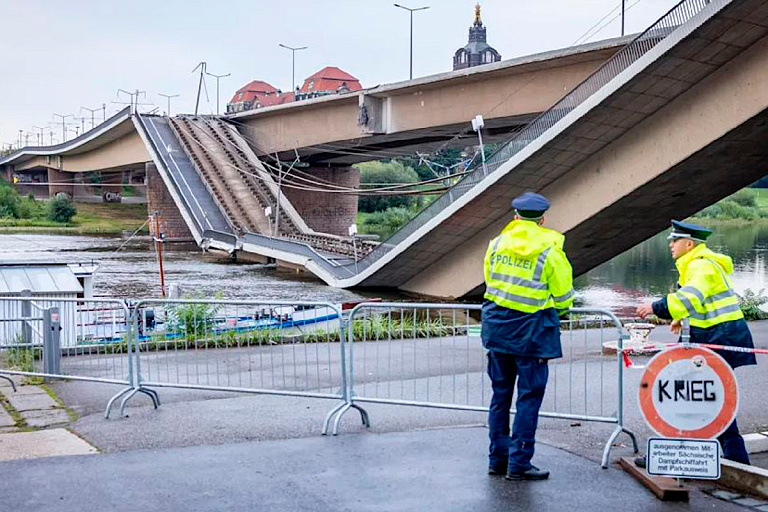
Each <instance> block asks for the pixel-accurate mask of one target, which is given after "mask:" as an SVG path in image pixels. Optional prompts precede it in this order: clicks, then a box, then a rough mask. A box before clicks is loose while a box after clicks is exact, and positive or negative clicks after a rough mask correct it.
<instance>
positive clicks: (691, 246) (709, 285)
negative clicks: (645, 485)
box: [637, 220, 757, 466]
mask: <svg viewBox="0 0 768 512" xmlns="http://www.w3.org/2000/svg"><path fill="white" fill-rule="evenodd" d="M711 234H712V231H711V230H709V229H707V228H705V227H702V226H699V225H697V224H691V223H688V222H680V221H677V220H673V221H672V233H671V234H670V235H669V249H670V251H671V252H672V258H674V260H675V266H676V267H677V270H678V272H679V273H680V279H679V281H678V282H679V289H678V290H677V291H676V292H675V293H670V294H669V295H667V296H666V297H663V298H661V299H659V300H657V301H656V302H654V303H652V304H648V305H645V306H640V307H638V308H637V314H638V316H640V317H641V318H645V317H646V316H648V315H650V314H651V313H653V314H655V315H656V316H658V317H659V318H665V319H671V320H672V326H671V327H670V329H671V330H672V332H673V333H675V334H679V333H680V332H681V328H682V323H681V322H682V319H683V318H689V319H690V322H691V342H692V343H711V344H714V345H726V346H734V347H746V348H753V347H754V344H753V343H752V334H751V333H750V332H749V327H747V322H746V321H745V320H744V315H743V314H742V313H741V308H740V307H739V298H738V297H737V295H736V292H734V291H733V287H732V285H731V281H730V279H728V275H730V274H732V273H733V261H732V260H731V258H730V257H729V256H726V255H724V254H718V253H716V252H714V251H712V250H710V249H709V248H708V247H707V245H706V243H705V242H706V240H707V238H708V237H709V235H711ZM715 352H717V353H718V354H720V355H721V356H723V359H725V360H726V361H727V362H728V364H730V365H731V367H732V368H737V367H739V366H746V365H753V364H757V361H756V360H755V355H754V354H753V353H748V352H729V351H721V350H716V351H715ZM717 439H718V441H720V445H721V446H722V447H723V456H724V457H725V458H726V459H730V460H733V461H736V462H741V463H743V464H749V455H747V450H746V448H745V446H744V439H743V438H742V437H741V435H740V434H739V427H738V425H737V424H736V420H735V419H734V420H733V423H731V425H730V426H729V427H728V428H727V429H726V431H725V432H723V433H722V434H721V435H720V437H718V438H717ZM637 462H638V463H639V465H641V466H642V465H643V464H642V463H643V462H644V460H642V459H640V460H638V461H637Z"/></svg>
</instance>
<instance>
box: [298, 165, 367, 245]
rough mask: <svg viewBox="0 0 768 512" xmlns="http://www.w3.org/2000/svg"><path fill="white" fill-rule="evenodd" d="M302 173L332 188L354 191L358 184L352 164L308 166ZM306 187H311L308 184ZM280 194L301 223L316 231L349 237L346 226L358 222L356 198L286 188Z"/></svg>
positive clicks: (357, 175) (358, 176) (356, 174)
mask: <svg viewBox="0 0 768 512" xmlns="http://www.w3.org/2000/svg"><path fill="white" fill-rule="evenodd" d="M304 171H305V172H307V173H309V174H311V175H312V176H314V177H315V178H317V181H320V182H330V183H333V184H334V185H339V186H343V187H352V188H357V187H358V186H359V185H360V173H359V172H358V170H357V169H355V168H353V167H352V166H351V165H345V166H336V167H329V166H326V167H310V168H309V169H304ZM289 176H290V175H289ZM308 186H312V185H309V184H308ZM321 187H322V185H321ZM283 193H284V194H285V195H286V197H287V198H288V200H290V202H291V204H293V206H294V208H296V211H297V212H298V213H299V215H301V217H302V218H303V219H304V222H306V223H307V225H308V226H309V227H310V228H312V229H314V230H315V231H320V232H322V233H331V234H334V235H342V236H347V235H349V231H348V230H349V226H350V225H351V224H354V223H356V222H357V196H355V195H348V194H338V193H323V192H315V191H307V190H297V189H294V188H285V187H284V188H283Z"/></svg>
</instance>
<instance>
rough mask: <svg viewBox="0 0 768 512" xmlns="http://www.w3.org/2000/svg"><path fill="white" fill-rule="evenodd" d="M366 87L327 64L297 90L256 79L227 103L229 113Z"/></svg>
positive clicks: (239, 90)
mask: <svg viewBox="0 0 768 512" xmlns="http://www.w3.org/2000/svg"><path fill="white" fill-rule="evenodd" d="M362 88H363V86H362V85H360V81H359V80H358V79H357V78H355V77H354V76H352V75H350V74H349V73H347V72H345V71H342V70H341V69H339V68H337V67H334V66H326V67H324V68H323V69H321V70H320V71H318V72H317V73H315V74H314V75H312V76H310V77H309V78H307V79H306V80H304V84H303V85H302V86H301V87H297V88H296V92H295V93H293V92H285V93H284V92H282V91H281V90H280V89H277V88H275V87H274V86H272V85H270V84H268V83H267V82H263V81H261V80H253V81H252V82H250V83H248V84H247V85H245V86H244V87H241V88H240V89H238V90H237V92H235V94H234V96H232V99H231V100H230V101H229V103H227V113H228V114H234V113H236V112H243V111H246V110H252V109H255V108H263V107H271V106H274V105H284V104H286V103H291V102H293V101H301V100H306V99H310V98H317V97H319V96H327V95H329V94H340V93H344V92H349V91H359V90H360V89H362Z"/></svg>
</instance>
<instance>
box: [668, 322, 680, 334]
mask: <svg viewBox="0 0 768 512" xmlns="http://www.w3.org/2000/svg"><path fill="white" fill-rule="evenodd" d="M682 330H683V321H682V320H672V323H671V324H669V332H671V333H672V334H680V331H682Z"/></svg>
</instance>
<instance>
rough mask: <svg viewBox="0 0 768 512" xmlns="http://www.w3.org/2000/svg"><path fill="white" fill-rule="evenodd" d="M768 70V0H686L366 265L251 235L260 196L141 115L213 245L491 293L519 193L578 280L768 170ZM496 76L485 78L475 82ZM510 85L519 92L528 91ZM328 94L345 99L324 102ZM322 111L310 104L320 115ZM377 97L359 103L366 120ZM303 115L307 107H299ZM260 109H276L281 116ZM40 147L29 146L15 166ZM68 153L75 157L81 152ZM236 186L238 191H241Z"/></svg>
mask: <svg viewBox="0 0 768 512" xmlns="http://www.w3.org/2000/svg"><path fill="white" fill-rule="evenodd" d="M766 70H768V6H766V4H765V3H764V2H761V1H759V0H712V1H709V0H683V1H682V2H681V3H680V4H679V5H678V6H677V7H675V8H674V9H673V10H672V11H670V13H668V14H667V15H666V16H665V17H664V18H662V19H661V20H659V22H657V23H656V24H654V25H653V26H652V27H650V28H649V29H648V30H647V31H645V32H644V33H642V34H640V35H639V36H637V37H636V38H634V39H633V40H632V41H631V42H630V43H629V44H627V45H626V46H625V47H623V48H622V49H621V50H620V51H618V53H616V52H614V54H613V56H612V57H611V58H610V59H609V60H607V61H606V62H604V63H603V65H602V66H600V67H599V68H597V69H596V70H595V71H594V72H593V73H592V74H591V75H590V76H588V77H587V78H586V79H585V80H584V81H583V82H582V83H581V84H579V85H578V86H577V87H575V88H574V89H573V90H571V91H570V92H569V93H568V94H566V95H565V96H564V97H563V98H562V99H561V100H560V101H558V102H557V103H556V104H555V105H554V106H553V107H552V108H550V109H549V110H547V111H546V112H544V113H543V114H541V115H540V116H539V117H537V118H536V119H535V120H534V121H532V122H531V123H530V124H528V125H527V126H526V127H525V128H524V129H522V130H520V131H518V132H517V135H516V136H515V137H514V138H513V139H512V140H510V141H509V142H508V143H507V144H505V145H504V146H503V147H502V149H501V150H500V151H499V152H497V153H496V154H495V155H493V156H491V157H490V158H489V160H488V164H487V166H478V167H477V168H475V169H474V170H473V171H472V173H471V174H469V175H467V176H465V177H464V178H463V179H462V180H461V181H459V182H458V183H457V184H456V185H455V186H453V187H452V188H451V189H450V190H449V191H448V192H447V193H445V194H444V195H443V196H441V197H440V198H439V199H438V200H436V201H435V202H433V203H432V204H431V205H429V207H427V208H426V209H425V210H423V211H422V212H421V213H420V214H419V215H417V216H416V217H415V218H414V219H413V220H412V221H411V222H410V223H408V224H406V225H405V226H404V227H403V228H402V229H400V230H399V231H398V232H397V233H395V234H394V235H393V236H392V237H391V238H390V239H389V240H386V241H384V243H382V244H381V245H379V246H378V247H376V248H375V249H374V250H373V251H372V252H370V254H368V255H366V256H364V257H360V256H361V254H364V251H361V252H358V248H357V247H356V246H354V244H353V254H352V258H350V257H349V256H350V254H349V252H347V253H346V254H345V255H344V256H345V257H343V258H339V257H336V256H333V255H332V253H333V251H328V250H326V249H327V248H326V249H324V248H322V247H320V246H319V245H318V244H319V242H318V240H316V239H314V238H312V237H313V236H314V235H316V234H317V233H310V232H309V231H306V232H303V233H302V235H301V236H294V237H291V236H272V234H271V233H264V232H252V231H251V230H252V229H253V227H254V226H255V225H256V224H258V223H256V222H255V220H254V221H253V222H252V225H250V226H249V224H248V222H245V221H244V219H245V218H246V217H247V212H246V210H248V208H255V206H254V205H255V204H257V203H253V204H252V205H251V206H250V207H243V208H241V210H243V211H241V212H240V214H238V215H235V214H234V213H233V212H234V211H235V210H237V208H238V207H237V205H236V203H237V201H234V202H233V198H232V197H228V198H227V199H226V201H225V199H224V198H223V197H218V198H217V197H216V193H215V192H214V191H213V190H212V188H211V184H210V183H208V182H206V180H205V178H204V177H203V174H201V171H200V170H196V169H195V165H194V163H192V161H191V160H190V158H189V157H188V154H189V153H190V148H189V147H187V148H186V149H185V148H184V147H183V146H184V144H182V143H181V142H180V141H179V135H178V130H177V133H174V131H173V129H172V128H171V127H170V126H169V121H168V120H167V119H164V118H159V117H155V116H144V115H134V116H132V117H131V119H132V121H133V123H132V124H133V126H134V127H135V130H136V132H137V133H138V134H139V135H140V136H141V139H142V143H143V144H142V145H143V147H144V148H145V151H146V152H147V155H146V156H145V157H144V158H146V159H147V160H151V161H152V162H153V164H154V166H156V168H157V172H158V173H159V174H160V175H161V176H162V180H163V182H164V184H165V186H166V187H167V189H168V192H169V193H170V196H171V197H172V199H173V203H174V204H175V207H176V208H178V211H179V212H180V214H181V217H183V219H184V222H185V223H186V225H187V226H188V227H189V229H190V231H191V232H192V235H193V236H194V238H195V239H196V240H197V241H198V243H200V244H201V245H202V246H204V247H212V248H218V249H223V250H227V251H230V252H237V251H243V252H247V253H252V254H256V255H259V256H261V257H267V258H274V259H276V260H278V261H282V262H285V263H288V264H292V265H296V266H299V267H303V268H305V269H307V270H308V271H310V272H312V273H314V274H315V275H316V276H318V277H319V278H320V279H322V280H324V281H325V282H326V283H328V284H329V285H332V286H337V287H353V286H368V287H397V288H400V289H403V290H406V291H411V292H415V293H421V294H427V295H432V296H440V297H461V296H464V295H467V294H473V293H478V292H479V291H480V290H481V287H482V281H483V279H482V256H483V254H484V251H485V248H486V246H487V243H488V240H490V239H491V238H492V237H494V236H495V235H496V234H497V233H498V232H499V231H500V230H501V229H502V228H503V227H504V225H505V224H506V223H507V222H509V220H511V212H510V209H509V202H510V200H511V199H512V198H513V197H515V196H516V195H518V194H520V193H521V192H523V191H526V190H533V191H538V192H541V193H543V194H545V195H547V196H548V197H550V199H552V203H553V207H552V209H551V210H550V212H549V214H548V225H549V226H550V227H552V228H554V229H557V230H558V231H561V232H563V233H565V235H566V251H567V252H568V254H569V257H570V259H571V260H572V263H573V265H574V271H575V273H576V274H577V275H578V274H580V273H583V272H586V271H587V270H589V269H590V268H592V267H594V266H596V265H598V264H600V263H602V262H603V261H606V260H608V259H610V258H611V257H613V256H615V255H617V254H619V253H621V252H623V251H624V250H626V249H628V248H630V247H632V246H633V245H635V244H636V243H638V242H640V241H642V240H644V239H645V238H647V237H649V236H651V235H653V234H655V233H657V232H658V231H660V230H662V229H664V228H665V227H666V226H667V223H668V220H669V218H671V217H685V216H687V215H690V214H691V213H694V212H696V211H698V210H699V209H701V208H703V207H705V206H707V205H709V204H712V203H713V202H715V201H717V200H718V199H720V198H722V197H725V196H727V195H729V194H731V193H733V192H734V191H736V190H738V189H739V188H742V187H743V186H745V185H747V184H749V183H750V182H753V181H755V180H757V179H758V178H760V177H762V176H764V175H765V174H766V173H768V158H767V157H768V146H766V145H765V143H764V141H765V140H766V137H767V136H768V123H767V122H766V121H768V71H766ZM481 76H482V73H480V72H477V74H476V76H474V78H479V77H481ZM453 79H456V80H458V77H452V80H453ZM414 85H416V84H414ZM433 85H434V84H433ZM507 94H508V95H511V96H514V91H512V92H508V93H507ZM360 97H361V98H362V97H363V96H360ZM374 97H375V96H374ZM338 101H340V102H341V103H344V102H346V101H347V99H344V98H342V99H340V100H338ZM326 103H327V104H331V103H333V102H332V101H331V100H322V101H320V102H319V103H318V105H320V104H322V105H325V104H326ZM426 104H427V103H425V105H426ZM318 105H314V104H310V105H308V107H307V111H312V110H316V109H317V108H319V107H318ZM364 106H366V105H365V103H363V104H359V105H357V106H355V108H356V109H357V112H358V113H359V112H360V111H361V108H362V107H364ZM536 108H538V107H536V106H535V105H534V106H533V107H532V108H529V109H528V110H529V112H530V111H535V110H536ZM292 109H293V110H291V109H288V110H290V112H298V111H300V106H293V107H292ZM249 115H251V116H254V118H259V117H266V118H269V117H272V116H274V115H276V111H271V110H270V109H265V112H264V113H261V112H257V113H253V114H249ZM243 117H246V116H243ZM470 117H471V116H470ZM238 119H239V118H238ZM390 120H391V119H390ZM118 121H119V122H118ZM173 122H174V123H176V122H177V121H173ZM238 122H240V121H238ZM113 123H116V126H115V127H113V128H114V129H115V130H118V132H116V134H115V135H113V136H112V139H114V140H119V137H118V136H117V134H119V133H121V132H119V130H123V129H124V128H125V126H126V123H125V120H124V119H120V120H114V121H113ZM363 128H365V127H363ZM357 129H358V130H359V129H360V127H359V126H358V127H357ZM388 129H389V128H388ZM243 131H245V130H243ZM374 131H375V130H374ZM384 131H386V130H384ZM407 131H408V130H405V132H407ZM102 132H104V133H101V134H100V135H99V137H106V135H105V133H107V132H109V130H106V132H105V131H104V130H102ZM405 132H403V133H405ZM312 133H314V132H312ZM382 133H383V132H382ZM241 135H242V133H241ZM89 137H91V135H89ZM246 137H247V135H246ZM96 138H98V137H96ZM89 140H90V139H89ZM94 140H95V139H94ZM102 140H103V141H105V142H107V139H102ZM198 142H199V141H198ZM81 143H82V144H85V142H83V141H80V142H78V144H81ZM88 143H90V142H88ZM241 143H242V141H241ZM310 143H311V141H310ZM232 144H233V142H232V141H229V142H227V141H226V140H223V141H222V142H220V146H221V147H220V148H219V149H221V151H219V149H216V150H214V149H211V148H209V149H208V150H207V151H208V154H214V153H217V154H219V157H221V158H224V157H225V153H228V152H230V153H231V149H232V148H231V147H230V148H228V147H227V145H230V146H231V145H232ZM235 144H237V143H235ZM102 145H103V146H104V147H107V146H109V144H102ZM247 146H248V144H247V143H244V147H246V150H247V151H251V153H253V156H252V158H250V157H249V158H246V160H248V159H250V160H251V164H252V165H253V166H254V167H255V168H257V167H258V166H259V165H260V164H259V163H258V157H257V155H256V154H255V153H256V152H257V151H258V148H256V149H255V150H253V148H249V147H247ZM78 147H81V146H78ZM82 147H85V146H82ZM72 149H73V148H69V149H66V151H71V150H72ZM241 149H242V148H241ZM305 149H306V148H305ZM310 149H311V148H310ZM225 150H226V151H225ZM64 151H65V149H62V148H59V152H60V153H62V152H64ZM54 153H55V151H54V152H53V153H51V154H54ZM373 154H375V153H371V155H373ZM39 156H42V155H35V154H34V151H33V152H30V151H26V152H24V151H22V152H21V154H17V155H11V156H9V157H6V158H5V159H2V160H0V165H3V164H4V163H8V162H11V161H15V162H16V163H15V165H19V164H23V163H24V159H29V158H32V157H34V158H37V157H39ZM371 157H373V158H375V156H371ZM63 158H64V160H63V161H64V163H65V164H66V162H67V161H68V156H66V155H64V157H63ZM200 158H203V155H202V154H201V156H200ZM226 158H230V157H229V156H226ZM201 161H202V160H201ZM105 165H106V164H105ZM212 165H214V167H215V165H216V164H215V163H214V164H212ZM229 165H235V166H236V167H242V166H243V165H246V164H245V163H242V162H241V163H237V164H232V163H231V162H230V164H229ZM230 171H231V169H230ZM249 172H250V171H249ZM219 174H220V176H224V171H223V170H222V169H219ZM217 179H218V180H219V181H222V180H223V179H222V178H221V177H219V178H217ZM223 181H227V180H223ZM225 188H226V187H225ZM230 188H231V187H230ZM227 194H229V195H230V196H233V195H235V194H234V192H233V190H230V191H229V192H227ZM219 195H220V196H221V193H219ZM305 199H306V197H305ZM299 202H301V198H299V201H297V200H296V198H295V196H294V197H291V198H290V201H287V203H292V204H295V205H296V207H295V209H296V210H297V211H299V212H300V213H301V214H300V215H299V217H303V215H304V213H303V212H301V208H300V206H301V205H299V204H298V203H299ZM225 203H226V204H228V205H229V206H227V207H226V208H225V207H224V206H225ZM258 206H259V207H261V206H262V205H258ZM286 209H287V207H286ZM227 210H228V211H227ZM305 211H306V210H305ZM235 217H237V218H239V219H240V221H239V222H238V221H236V220H233V218H235ZM254 219H255V218H254ZM262 221H263V219H262ZM339 238H343V237H337V239H339ZM341 243H342V244H347V245H348V243H349V241H348V240H345V241H343V242H341ZM355 255H356V256H357V257H355ZM355 260H357V261H355Z"/></svg>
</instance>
